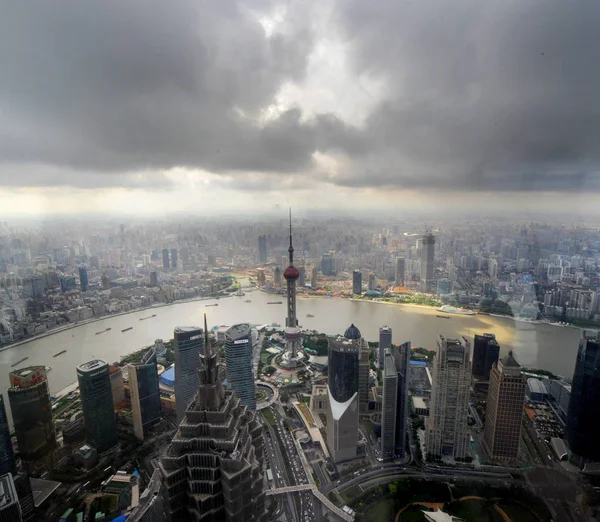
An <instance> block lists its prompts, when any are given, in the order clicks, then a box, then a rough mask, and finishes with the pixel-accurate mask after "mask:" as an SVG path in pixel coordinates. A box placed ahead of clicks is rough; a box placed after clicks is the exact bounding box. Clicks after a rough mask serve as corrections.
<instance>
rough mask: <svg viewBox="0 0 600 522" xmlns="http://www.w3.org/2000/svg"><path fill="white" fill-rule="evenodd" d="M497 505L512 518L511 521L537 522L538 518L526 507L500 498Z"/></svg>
mask: <svg viewBox="0 0 600 522" xmlns="http://www.w3.org/2000/svg"><path fill="white" fill-rule="evenodd" d="M498 506H499V507H501V508H502V510H503V511H504V512H505V513H506V514H507V515H508V516H509V517H510V518H511V519H512V520H513V522H539V518H538V517H537V516H536V515H535V514H534V513H533V512H532V511H531V510H530V509H529V508H528V507H527V506H524V505H522V504H517V503H516V502H511V501H510V500H501V501H500V502H498Z"/></svg>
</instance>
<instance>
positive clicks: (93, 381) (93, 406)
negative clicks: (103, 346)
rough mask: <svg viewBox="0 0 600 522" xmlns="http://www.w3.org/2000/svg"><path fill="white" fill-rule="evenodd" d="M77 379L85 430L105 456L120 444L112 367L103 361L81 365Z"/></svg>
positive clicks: (92, 443)
mask: <svg viewBox="0 0 600 522" xmlns="http://www.w3.org/2000/svg"><path fill="white" fill-rule="evenodd" d="M77 380H78V381H79V393H80V397H81V408H82V410H83V421H84V424H85V429H86V431H87V433H88V436H89V437H90V439H91V440H90V442H91V445H92V446H93V447H94V448H96V450H97V451H98V453H99V454H100V453H104V452H105V451H108V450H109V449H111V448H113V447H115V446H116V445H117V444H118V442H119V437H118V434H117V422H116V416H115V410H114V406H113V398H112V388H111V383H110V372H109V368H108V364H107V363H106V362H105V361H102V360H100V359H94V360H92V361H89V362H86V363H83V364H80V365H79V366H78V367H77Z"/></svg>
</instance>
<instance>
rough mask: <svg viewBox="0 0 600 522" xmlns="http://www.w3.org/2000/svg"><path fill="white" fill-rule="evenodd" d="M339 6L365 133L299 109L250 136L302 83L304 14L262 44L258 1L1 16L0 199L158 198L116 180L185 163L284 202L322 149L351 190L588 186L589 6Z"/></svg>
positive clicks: (593, 50) (593, 5)
mask: <svg viewBox="0 0 600 522" xmlns="http://www.w3.org/2000/svg"><path fill="white" fill-rule="evenodd" d="M331 1H332V2H335V9H334V10H333V13H334V14H333V17H332V19H331V20H329V21H328V24H327V25H325V27H326V28H327V31H328V33H329V34H328V35H326V36H332V37H333V38H342V39H343V40H344V41H345V42H346V43H347V44H348V52H349V60H350V63H351V66H352V69H353V73H354V74H355V75H356V78H357V80H356V81H359V80H358V78H359V75H366V76H370V77H372V78H375V79H378V80H381V79H383V80H384V85H385V89H384V93H383V94H382V98H381V100H379V101H378V103H377V104H376V106H375V108H374V109H373V110H372V112H371V114H370V115H369V116H368V117H367V119H366V121H365V123H364V125H363V126H361V127H360V128H355V127H352V126H350V125H347V124H345V123H344V122H343V121H341V120H340V119H339V118H337V117H335V116H333V115H332V114H321V115H317V116H315V117H311V118H310V119H306V118H305V117H303V114H302V111H301V110H300V109H297V108H291V109H289V110H288V111H287V112H284V113H283V114H281V115H280V117H279V118H278V119H276V120H271V121H269V123H268V124H266V125H262V126H259V125H257V124H256V118H257V117H258V116H259V115H260V114H261V111H262V110H264V109H265V108H267V107H268V106H269V105H270V104H271V103H272V102H273V100H274V96H275V95H276V93H277V92H278V90H279V88H280V87H281V85H282V84H283V83H285V82H286V81H295V82H302V79H303V78H304V75H305V73H306V63H307V57H308V56H309V54H310V52H311V50H312V49H313V45H314V43H315V41H316V39H317V38H318V37H319V36H323V35H322V34H321V33H320V32H319V31H322V26H321V27H320V28H317V29H315V27H314V26H313V24H314V19H315V16H314V15H315V13H317V12H321V7H322V4H321V3H319V2H317V1H316V0H313V1H312V2H310V1H297V2H294V1H291V2H288V3H286V4H284V5H285V6H286V8H287V9H288V12H287V14H286V16H285V22H284V24H282V25H281V26H278V27H277V32H276V33H275V35H274V36H273V37H271V38H269V39H267V38H265V35H264V31H263V29H262V27H261V26H260V24H259V23H258V21H257V19H258V16H259V15H260V14H261V13H262V14H269V13H272V12H273V9H274V8H276V7H277V4H276V3H275V2H272V1H270V0H263V1H254V2H242V1H241V0H240V1H239V2H235V1H220V2H215V1H204V2H203V1H192V0H189V1H183V0H175V1H173V2H164V1H158V0H144V1H141V0H130V1H127V2H121V1H116V0H105V1H102V2H92V3H77V2H75V3H73V2H65V1H62V0H56V1H54V2H37V3H29V2H2V6H3V7H2V16H1V17H0V66H1V70H0V184H5V185H6V184H11V185H15V184H25V185H27V184H28V185H56V184H71V185H79V186H98V185H99V184H100V185H101V184H103V183H104V184H106V185H119V186H139V185H143V180H147V184H148V186H165V184H166V183H168V181H167V180H166V179H165V178H164V177H162V176H154V177H152V176H145V177H143V178H142V177H137V176H136V175H133V176H132V175H127V176H123V175H122V174H121V173H122V172H133V171H135V172H148V171H151V170H158V169H166V168H170V167H176V166H186V167H197V168H202V169H206V170H210V171H213V172H217V173H226V174H227V175H228V176H231V175H232V173H235V172H238V173H244V172H246V173H250V174H248V175H247V176H244V178H245V179H244V181H243V183H244V187H246V188H251V187H252V185H253V183H258V184H259V185H260V186H261V187H266V186H274V187H276V186H277V185H276V183H275V184H274V181H276V179H277V177H276V176H281V175H287V174H292V175H293V174H295V173H304V172H308V173H312V174H313V175H314V176H315V177H317V178H319V179H323V174H321V173H320V172H319V171H317V170H316V169H315V166H314V165H313V161H312V157H313V153H314V152H315V151H320V152H325V153H327V152H329V153H333V154H338V155H340V156H342V157H343V158H344V159H345V160H346V161H345V163H346V164H347V167H346V168H344V170H343V171H342V172H340V173H338V174H337V175H335V176H334V175H331V177H330V181H331V182H333V183H336V184H340V185H346V186H356V187H362V186H393V187H400V188H402V187H404V188H412V189H422V188H433V189H444V190H457V191H463V190H508V191H531V190H553V191H565V190H598V189H599V188H600V182H599V181H598V180H599V176H598V165H599V163H600V103H599V101H598V99H599V94H598V93H600V45H599V44H600V36H598V26H599V20H600V2H598V1H597V0H580V1H578V2H576V3H572V2H566V1H565V0H531V1H526V2H524V1H522V0H488V1H486V2H481V1H475V0H457V1H455V2H448V1H447V0H428V1H426V2H418V1H415V0H395V1H393V0H381V1H373V2H365V1H364V0H331ZM282 5H283V4H282ZM327 88H328V86H327V85H323V89H327ZM331 112H332V113H334V112H336V111H335V107H332V109H331ZM15 165H16V166H17V167H16V168H15ZM15 169H16V170H17V171H19V172H23V173H24V174H22V175H20V176H18V177H16V176H15V175H14V172H15ZM86 172H88V173H89V172H96V173H98V174H95V175H89V174H85V173H86ZM61 173H62V174H61ZM256 173H262V175H259V176H258V177H257V176H256ZM61 175H62V178H61V179H60V180H59V179H57V178H58V177H59V176H61ZM140 176H142V175H141V174H140ZM267 178H270V179H267ZM228 179H230V178H228ZM240 183H242V181H240ZM232 185H233V186H235V183H233V184H232ZM240 186H242V185H240Z"/></svg>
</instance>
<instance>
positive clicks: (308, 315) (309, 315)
mask: <svg viewBox="0 0 600 522" xmlns="http://www.w3.org/2000/svg"><path fill="white" fill-rule="evenodd" d="M306 317H314V315H313V314H306Z"/></svg>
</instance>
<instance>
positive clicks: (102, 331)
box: [96, 328, 112, 335]
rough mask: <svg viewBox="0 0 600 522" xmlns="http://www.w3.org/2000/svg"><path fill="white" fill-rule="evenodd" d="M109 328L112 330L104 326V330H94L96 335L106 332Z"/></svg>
mask: <svg viewBox="0 0 600 522" xmlns="http://www.w3.org/2000/svg"><path fill="white" fill-rule="evenodd" d="M110 330H112V328H105V329H104V330H100V331H99V332H96V335H100V334H102V333H104V332H108V331H110Z"/></svg>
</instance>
